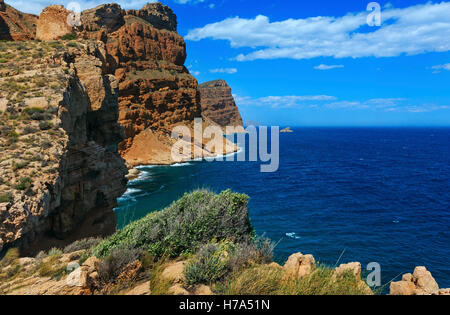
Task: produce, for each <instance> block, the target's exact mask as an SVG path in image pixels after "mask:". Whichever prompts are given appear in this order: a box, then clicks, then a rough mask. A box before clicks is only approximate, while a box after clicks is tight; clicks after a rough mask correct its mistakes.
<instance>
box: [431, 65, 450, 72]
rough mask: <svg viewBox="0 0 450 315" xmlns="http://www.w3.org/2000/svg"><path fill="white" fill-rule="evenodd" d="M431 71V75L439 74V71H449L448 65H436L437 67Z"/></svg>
mask: <svg viewBox="0 0 450 315" xmlns="http://www.w3.org/2000/svg"><path fill="white" fill-rule="evenodd" d="M431 69H433V70H434V71H433V73H440V72H441V70H447V71H450V63H446V64H443V65H437V66H432V67H431Z"/></svg>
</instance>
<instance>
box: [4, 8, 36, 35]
mask: <svg viewBox="0 0 450 315" xmlns="http://www.w3.org/2000/svg"><path fill="white" fill-rule="evenodd" d="M36 22H37V16H35V15H33V14H26V13H22V12H20V11H18V10H16V9H14V8H12V7H10V6H9V5H7V4H5V2H4V1H3V0H0V40H29V39H33V38H34V35H35V32H36Z"/></svg>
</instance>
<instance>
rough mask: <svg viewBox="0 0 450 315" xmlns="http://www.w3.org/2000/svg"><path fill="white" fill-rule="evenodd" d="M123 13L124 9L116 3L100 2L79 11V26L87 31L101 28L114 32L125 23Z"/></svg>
mask: <svg viewBox="0 0 450 315" xmlns="http://www.w3.org/2000/svg"><path fill="white" fill-rule="evenodd" d="M124 15H125V11H124V10H122V8H121V7H120V6H119V5H118V4H116V3H112V4H102V5H99V6H97V7H95V8H93V9H88V10H85V11H83V12H82V13H81V26H80V27H81V29H82V30H84V31H89V32H92V31H99V30H101V29H104V30H105V31H106V32H114V31H116V30H118V29H119V28H120V27H121V26H122V25H123V24H124V23H125V21H124Z"/></svg>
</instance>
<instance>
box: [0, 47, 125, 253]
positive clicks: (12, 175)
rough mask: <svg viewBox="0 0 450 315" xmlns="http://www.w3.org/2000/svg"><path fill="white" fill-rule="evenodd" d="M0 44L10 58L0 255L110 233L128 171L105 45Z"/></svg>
mask: <svg viewBox="0 0 450 315" xmlns="http://www.w3.org/2000/svg"><path fill="white" fill-rule="evenodd" d="M18 45H25V47H26V49H24V50H25V52H24V53H23V54H18V53H17V47H18ZM1 46H2V47H1V48H2V49H1V50H2V52H3V51H5V54H4V56H7V57H8V58H9V59H8V60H7V62H6V63H3V64H2V66H1V69H0V86H1V90H0V105H1V106H0V107H1V108H0V110H1V116H0V117H1V124H0V127H1V130H0V132H1V140H0V150H1V152H2V154H1V157H2V159H1V162H0V222H1V225H0V250H2V249H4V248H7V247H10V246H20V247H21V248H22V249H24V250H25V252H26V251H31V252H33V250H34V249H42V248H48V247H50V246H55V245H58V244H59V245H60V244H61V243H63V244H64V243H67V242H70V241H73V240H75V239H78V238H80V237H86V236H89V235H107V234H110V233H112V232H114V231H115V228H116V222H115V214H114V212H113V211H112V209H113V207H114V206H115V205H116V198H117V197H119V196H120V195H121V194H123V192H124V191H125V185H126V179H125V178H124V175H125V174H126V173H127V169H126V166H125V163H124V161H123V159H122V158H121V157H120V155H119V154H118V151H117V147H118V143H119V142H120V141H122V139H123V131H122V128H121V127H120V125H119V124H118V123H117V119H118V83H117V80H116V79H115V77H114V76H113V75H110V74H108V73H107V72H105V69H106V63H105V59H106V50H105V45H104V44H103V43H102V42H96V41H86V42H26V44H19V43H16V42H8V43H1Z"/></svg>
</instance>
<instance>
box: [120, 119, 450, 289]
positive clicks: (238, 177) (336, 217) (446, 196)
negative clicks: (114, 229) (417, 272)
mask: <svg viewBox="0 0 450 315" xmlns="http://www.w3.org/2000/svg"><path fill="white" fill-rule="evenodd" d="M292 129H293V133H281V134H280V135H279V169H278V171H276V172H272V173H262V172H261V165H262V164H267V163H265V162H261V161H256V162H250V161H248V151H249V139H248V136H246V139H245V140H243V139H240V140H239V139H238V137H237V136H229V137H230V140H233V141H235V142H237V144H238V145H239V146H240V147H241V150H240V152H239V153H237V154H235V160H237V157H238V155H241V160H242V159H244V158H245V160H246V161H242V162H238V161H233V162H232V161H222V162H221V161H192V162H188V163H180V164H175V165H172V166H142V167H139V169H140V171H141V174H140V176H139V178H138V179H136V180H133V181H130V182H129V184H128V189H127V191H126V193H125V194H124V195H123V196H122V197H120V198H119V199H118V207H117V208H116V209H115V211H116V213H117V220H118V228H122V227H124V226H125V225H126V224H128V223H130V222H132V221H134V220H137V219H139V218H141V217H143V216H145V215H146V214H148V213H150V212H153V211H159V210H161V209H163V208H164V207H166V206H168V205H169V204H171V203H172V202H173V201H175V200H177V199H178V198H180V197H181V196H182V195H183V194H184V193H186V192H191V191H193V190H195V189H198V188H207V189H210V190H213V191H215V192H220V191H222V190H225V189H232V190H233V191H236V192H240V193H245V194H247V195H248V196H249V197H250V202H249V213H250V218H251V222H252V224H253V226H254V228H255V230H256V232H257V234H258V235H260V236H263V237H268V238H270V239H271V240H272V241H273V242H275V243H276V247H275V250H274V256H275V260H276V261H278V262H279V263H283V262H284V261H285V260H286V259H287V258H288V257H289V256H290V255H291V254H293V253H297V252H301V253H303V254H312V255H313V256H314V257H315V259H316V261H318V262H320V263H323V264H326V265H329V266H335V265H339V264H341V263H347V262H353V261H358V262H361V265H362V269H363V274H364V275H366V274H369V273H370V272H372V271H373V270H374V269H370V270H367V268H368V267H371V268H373V266H374V264H371V263H376V264H378V265H376V264H375V266H379V268H380V270H381V287H380V288H381V290H382V291H384V292H385V291H386V290H388V287H389V282H390V281H393V280H394V281H396V280H400V279H401V275H402V274H404V273H409V272H411V273H412V272H413V270H414V268H415V266H426V267H427V269H428V270H429V271H430V272H431V273H432V275H433V276H434V278H435V279H436V281H437V282H438V284H439V286H440V287H441V288H447V287H450V192H449V188H450V176H449V175H450V128H292ZM269 148H270V147H269ZM269 152H270V149H269ZM369 264H370V265H369ZM377 270H378V269H377Z"/></svg>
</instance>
